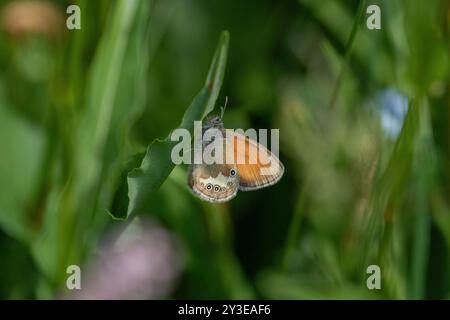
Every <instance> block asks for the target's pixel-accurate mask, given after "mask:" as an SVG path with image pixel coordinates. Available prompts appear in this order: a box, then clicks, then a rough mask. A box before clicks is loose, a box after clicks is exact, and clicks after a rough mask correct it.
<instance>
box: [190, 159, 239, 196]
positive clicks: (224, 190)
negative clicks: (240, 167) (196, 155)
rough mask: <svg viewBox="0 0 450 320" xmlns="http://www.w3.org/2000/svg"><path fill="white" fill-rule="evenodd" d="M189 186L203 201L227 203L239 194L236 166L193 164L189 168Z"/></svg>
mask: <svg viewBox="0 0 450 320" xmlns="http://www.w3.org/2000/svg"><path fill="white" fill-rule="evenodd" d="M188 185H189V188H190V189H191V191H192V192H193V193H194V194H195V195H197V196H199V197H200V198H201V199H203V200H206V201H209V202H226V201H228V200H230V199H232V198H234V197H235V196H236V194H237V192H238V189H239V176H238V171H237V168H236V167H235V166H234V165H226V164H209V165H208V164H192V165H191V166H190V168H189V176H188Z"/></svg>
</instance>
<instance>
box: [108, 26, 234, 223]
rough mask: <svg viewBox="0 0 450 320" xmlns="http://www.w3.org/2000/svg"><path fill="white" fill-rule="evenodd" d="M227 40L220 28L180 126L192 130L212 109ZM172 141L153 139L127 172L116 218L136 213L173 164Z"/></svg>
mask: <svg viewBox="0 0 450 320" xmlns="http://www.w3.org/2000/svg"><path fill="white" fill-rule="evenodd" d="M228 42H229V34H228V32H227V31H224V32H223V33H222V35H221V37H220V40H219V44H218V46H217V49H216V52H215V54H214V57H213V60H212V62H211V66H210V68H209V72H208V76H207V78H206V82H205V85H204V86H203V88H202V89H201V90H200V92H199V93H198V94H197V96H196V97H195V98H194V100H193V101H192V103H191V105H190V106H189V108H188V109H187V110H186V112H185V113H184V116H183V120H182V122H181V125H180V128H185V129H187V130H189V131H190V132H191V133H192V131H193V128H194V121H199V120H201V119H203V118H204V117H205V116H206V115H207V114H208V113H210V112H211V111H212V110H213V109H214V105H215V102H216V100H217V97H218V95H219V91H220V88H221V86H222V80H223V76H224V73H225V66H226V61H227V53H228ZM174 145H175V142H172V141H170V139H169V137H167V138H166V139H164V140H159V139H157V140H155V141H153V142H152V143H151V144H150V146H149V147H148V149H147V153H146V155H145V157H144V159H143V160H142V163H141V166H140V167H139V168H135V169H133V170H132V171H131V172H130V173H129V174H128V179H127V180H128V198H129V204H128V210H127V212H126V215H114V216H115V217H116V218H119V219H124V218H127V217H128V216H129V215H131V214H136V213H138V212H139V210H141V209H143V205H144V203H145V201H146V199H148V197H149V195H150V194H151V193H152V192H154V191H156V190H157V189H158V188H159V187H160V186H161V185H162V184H163V182H164V181H165V180H166V179H167V177H168V176H169V174H170V173H171V172H172V170H173V168H174V167H175V165H174V164H173V162H172V160H171V157H170V154H171V150H172V147H173V146H174Z"/></svg>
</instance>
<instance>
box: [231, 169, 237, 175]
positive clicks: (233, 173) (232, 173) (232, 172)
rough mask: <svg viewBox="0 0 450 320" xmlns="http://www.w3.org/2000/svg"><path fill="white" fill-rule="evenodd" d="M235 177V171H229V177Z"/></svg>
mask: <svg viewBox="0 0 450 320" xmlns="http://www.w3.org/2000/svg"><path fill="white" fill-rule="evenodd" d="M235 175H236V170H234V169H231V170H230V176H232V177H234V176H235Z"/></svg>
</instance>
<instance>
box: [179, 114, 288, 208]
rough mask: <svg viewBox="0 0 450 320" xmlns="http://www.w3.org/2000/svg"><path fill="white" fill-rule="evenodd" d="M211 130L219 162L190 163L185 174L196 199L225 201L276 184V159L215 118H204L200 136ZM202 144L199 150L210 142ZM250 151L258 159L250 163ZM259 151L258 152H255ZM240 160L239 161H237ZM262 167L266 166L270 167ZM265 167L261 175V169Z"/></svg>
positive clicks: (278, 173)
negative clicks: (214, 133) (218, 146)
mask: <svg viewBox="0 0 450 320" xmlns="http://www.w3.org/2000/svg"><path fill="white" fill-rule="evenodd" d="M210 129H215V130H217V131H218V132H219V133H220V135H219V136H220V137H219V141H216V142H218V143H219V144H220V143H221V144H222V146H223V148H222V149H221V150H222V152H223V159H227V160H229V159H232V161H223V163H213V164H207V163H200V164H191V165H190V167H189V172H188V186H189V188H190V190H191V191H192V192H193V193H194V194H195V195H196V196H198V197H199V198H200V199H202V200H205V201H209V202H226V201H229V200H231V199H232V198H234V197H235V196H236V195H237V192H238V190H242V191H249V190H257V189H261V188H264V187H267V186H270V185H273V184H275V183H277V182H278V181H279V180H280V179H281V177H282V176H283V173H284V167H283V164H282V163H281V162H280V160H279V159H278V158H277V157H276V156H275V155H274V154H273V153H272V152H270V151H269V150H267V149H266V148H265V147H264V146H263V145H261V144H259V143H257V142H256V141H254V140H252V139H250V138H248V137H246V136H244V135H242V134H239V133H235V132H230V131H229V130H227V129H225V127H224V125H223V122H222V119H221V117H219V116H213V117H210V118H208V119H207V120H206V121H205V123H204V124H203V128H202V133H203V134H204V133H205V132H206V131H207V130H210ZM214 141H215V139H212V140H211V141H202V147H207V146H208V145H210V144H211V143H213V142H214ZM250 152H256V153H257V154H258V155H259V158H258V160H257V161H256V162H253V163H252V162H251V161H250V158H251V157H250ZM258 152H260V153H258ZM237 159H241V161H237ZM263 162H264V163H265V164H267V163H270V164H271V165H273V168H272V167H268V168H267V165H266V166H264V165H263ZM264 167H266V168H265V171H264V174H262V173H261V172H262V170H261V169H262V168H264Z"/></svg>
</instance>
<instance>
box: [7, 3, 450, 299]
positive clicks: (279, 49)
mask: <svg viewBox="0 0 450 320" xmlns="http://www.w3.org/2000/svg"><path fill="white" fill-rule="evenodd" d="M70 4H77V5H79V7H80V8H81V30H67V28H66V27H65V21H66V18H67V17H68V14H66V8H67V7H68V6H69V5H70ZM370 4H376V5H378V6H379V7H380V8H381V30H369V29H368V28H367V27H366V20H367V18H368V17H369V14H366V8H367V6H368V5H370ZM0 13H1V31H0V298H2V299H52V298H56V297H61V296H63V297H64V296H65V295H67V294H69V293H68V292H67V291H68V290H67V289H66V286H65V284H66V279H67V277H68V274H67V273H66V268H67V266H69V265H73V264H75V265H79V266H81V268H82V277H84V276H85V271H84V270H85V269H84V266H85V265H86V264H88V263H89V261H96V259H99V257H101V253H99V252H101V250H100V249H99V248H100V247H101V246H100V245H99V244H100V243H101V242H102V241H103V240H102V239H104V238H105V235H107V234H109V233H110V232H111V230H113V229H114V228H117V227H120V226H122V225H124V226H125V225H127V224H128V223H130V222H132V221H130V220H132V218H131V219H129V220H127V221H126V222H124V221H120V220H116V219H113V217H112V216H111V215H110V214H109V213H114V214H115V215H124V214H125V213H126V211H127V195H128V188H127V180H126V175H127V173H128V172H129V171H130V170H131V169H132V168H134V167H137V166H139V164H140V161H141V160H142V155H143V153H144V152H145V150H146V148H147V146H148V145H149V144H150V143H151V142H152V141H153V140H154V139H156V138H161V137H165V136H167V135H168V134H169V133H170V132H171V130H173V129H174V128H176V127H177V126H178V125H179V123H180V121H181V119H182V116H183V113H184V112H185V110H186V108H187V107H188V106H189V104H190V103H191V101H192V99H193V97H194V96H195V95H196V94H197V92H199V90H200V89H201V88H202V86H203V84H204V81H205V77H206V74H207V72H208V68H209V66H210V63H211V59H212V57H213V54H214V49H215V47H216V45H217V42H218V39H219V37H220V34H221V31H222V30H228V31H229V34H230V45H229V51H228V63H227V67H226V72H225V77H224V79H223V86H222V89H221V94H220V96H219V99H218V100H217V105H221V104H222V103H223V101H224V98H225V96H228V99H229V101H228V107H227V110H226V112H225V116H224V122H225V125H226V126H227V127H229V128H244V129H247V128H251V127H252V128H257V129H258V128H279V129H280V143H281V147H280V158H281V160H282V162H283V163H284V164H285V167H286V171H285V175H284V177H283V179H282V180H281V181H280V182H279V183H278V184H277V185H275V186H272V187H270V188H266V189H262V190H258V191H253V192H240V193H239V194H238V196H237V197H236V198H235V199H233V200H232V201H230V202H229V203H226V204H221V205H215V204H210V203H205V202H201V201H200V200H199V199H197V198H195V197H194V196H192V194H191V193H190V192H189V190H188V189H187V186H186V179H187V177H186V169H187V168H186V167H185V166H180V167H176V168H175V169H174V170H173V171H172V173H171V174H170V176H169V177H168V179H166V180H165V181H164V183H163V184H162V186H161V187H160V188H159V189H158V190H157V191H156V192H149V194H148V197H147V198H146V199H145V203H144V205H143V206H142V207H141V208H140V211H139V212H138V215H139V216H140V218H144V217H147V218H148V219H151V221H152V223H155V224H157V225H158V226H159V227H158V228H161V229H162V230H165V232H168V233H169V234H170V235H171V237H173V238H174V239H175V241H176V243H177V248H178V249H176V250H175V249H170V248H171V247H170V246H169V247H168V248H166V249H164V250H169V251H170V250H172V251H173V254H174V255H177V256H178V259H179V261H181V262H180V267H179V270H178V271H177V270H173V272H172V277H173V281H172V282H171V284H170V285H168V288H167V289H165V290H163V292H162V293H159V294H157V295H152V294H151V293H149V292H145V290H144V293H142V294H141V295H138V297H140V298H170V299H176V298H189V299H194V298H213V299H214V298H223V299H239V298H241V299H246V298H249V299H251V298H264V299H316V298H321V299H350V298H353V299H425V298H427V299H428V298H435V299H448V298H450V198H449V192H450V175H449V170H450V154H449V146H450V144H449V141H450V140H449V137H450V131H449V128H450V126H449V123H450V114H449V107H450V104H449V103H450V100H449V99H450V97H449V90H448V89H449V81H448V75H449V61H448V44H449V41H448V40H449V31H450V27H449V17H450V9H449V4H448V2H447V1H444V0H431V1H421V0H411V1H409V0H408V1H406V0H404V1H400V0H371V1H356V0H324V1H312V0H296V1H295V0H285V1H276V0H259V1H256V0H252V1H250V0H246V1H241V0H213V1H208V0H153V1H149V0H129V1H125V0H123V1H120V0H117V1H106V0H97V1H87V0H79V1H62V0H61V1H52V2H47V1H25V2H23V1H5V0H2V1H0ZM216 111H217V109H216ZM152 239H153V238H152ZM152 241H153V240H152ZM152 245H154V244H150V246H152ZM158 250H159V249H158V248H156V249H155V251H153V253H152V256H153V257H154V258H155V259H156V260H158V259H160V258H161V257H160V256H159V254H160V253H161V252H160V251H158ZM161 250H162V249H161ZM125 254H126V252H125ZM160 255H161V256H164V252H162V253H161V254H160ZM163 258H164V257H163ZM163 258H161V259H163ZM132 259H133V257H131V258H129V259H128V260H127V258H125V260H126V261H129V263H130V264H132V263H133V261H131V260H132ZM106 261H108V260H106ZM106 263H108V262H106ZM111 263H112V264H114V261H113V262H111ZM150 263H151V262H150ZM373 264H375V265H378V266H380V269H381V290H369V289H368V288H367V287H366V280H367V278H368V276H369V275H368V274H367V273H366V270H367V267H368V266H369V265H373ZM168 268H169V269H170V265H169V267H168ZM147 270H148V272H149V273H152V272H153V273H154V274H152V275H151V276H152V277H153V278H156V279H160V274H159V273H158V272H163V271H164V270H161V268H159V269H158V268H154V269H152V268H147ZM129 272H132V271H127V270H126V268H125V269H124V271H123V273H124V274H119V275H117V277H111V278H110V281H111V283H112V289H110V290H114V281H115V279H116V278H121V277H125V279H128V280H124V283H125V286H126V285H127V284H128V283H130V282H132V280H129V278H127V277H128V276H129V274H128V273H129ZM161 277H162V276H161ZM83 279H84V278H83ZM95 279H96V278H95V277H94V278H93V279H91V280H89V281H92V282H93V283H94V284H91V285H90V286H91V287H93V286H94V287H95V281H96V280H95ZM138 279H139V277H138ZM155 283H156V284H155ZM155 283H153V284H152V285H154V286H160V285H161V284H159V283H158V282H157V281H156V282H155ZM98 286H101V284H99V285H98ZM81 291H83V290H81ZM97 297H100V298H101V297H102V296H97ZM118 297H121V298H130V297H135V295H133V296H130V295H127V294H123V295H120V294H119V295H118Z"/></svg>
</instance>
